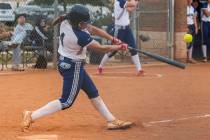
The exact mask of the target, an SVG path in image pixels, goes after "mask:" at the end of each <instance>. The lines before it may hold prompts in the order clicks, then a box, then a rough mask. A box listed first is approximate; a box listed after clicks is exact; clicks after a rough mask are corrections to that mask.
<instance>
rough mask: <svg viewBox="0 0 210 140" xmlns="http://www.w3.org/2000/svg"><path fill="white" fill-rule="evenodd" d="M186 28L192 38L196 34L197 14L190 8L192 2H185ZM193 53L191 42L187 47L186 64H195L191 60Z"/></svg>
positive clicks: (190, 0) (188, 0)
mask: <svg viewBox="0 0 210 140" xmlns="http://www.w3.org/2000/svg"><path fill="white" fill-rule="evenodd" d="M187 4H188V5H187V27H188V33H190V34H191V35H192V36H193V38H194V37H195V35H196V34H197V33H198V24H197V12H196V10H195V9H194V8H193V6H192V0H187ZM192 52H193V42H192V43H190V44H188V45H187V62H188V63H196V61H195V60H194V59H193V58H192Z"/></svg>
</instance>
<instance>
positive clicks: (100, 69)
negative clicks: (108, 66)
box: [97, 67, 103, 75]
mask: <svg viewBox="0 0 210 140" xmlns="http://www.w3.org/2000/svg"><path fill="white" fill-rule="evenodd" d="M97 74H100V75H101V74H103V68H100V67H98V69H97Z"/></svg>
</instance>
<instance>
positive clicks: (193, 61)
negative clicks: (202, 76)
mask: <svg viewBox="0 0 210 140" xmlns="http://www.w3.org/2000/svg"><path fill="white" fill-rule="evenodd" d="M187 63H191V64H196V63H197V61H196V60H194V59H188V60H187Z"/></svg>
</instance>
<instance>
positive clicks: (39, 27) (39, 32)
mask: <svg viewBox="0 0 210 140" xmlns="http://www.w3.org/2000/svg"><path fill="white" fill-rule="evenodd" d="M47 32H48V26H46V21H45V19H43V18H41V17H40V18H39V19H38V20H37V22H36V26H35V29H34V30H33V32H32V34H31V39H32V40H33V44H35V45H36V46H43V45H44V44H43V40H47V39H48V37H47Z"/></svg>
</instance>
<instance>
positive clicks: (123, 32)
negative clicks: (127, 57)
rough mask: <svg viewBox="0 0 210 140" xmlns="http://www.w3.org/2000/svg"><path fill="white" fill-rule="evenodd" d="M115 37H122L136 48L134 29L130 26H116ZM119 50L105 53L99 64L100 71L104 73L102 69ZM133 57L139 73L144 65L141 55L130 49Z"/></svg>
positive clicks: (121, 38)
mask: <svg viewBox="0 0 210 140" xmlns="http://www.w3.org/2000/svg"><path fill="white" fill-rule="evenodd" d="M115 37H117V38H118V39H120V40H121V41H122V42H124V43H127V44H128V45H129V46H130V47H132V48H136V43H135V39H134V36H133V33H132V30H131V28H130V27H129V26H115ZM116 53H117V52H111V53H107V54H105V55H104V57H103V59H102V61H101V64H100V65H99V73H102V69H103V67H104V66H105V64H106V63H107V61H108V60H109V59H110V58H111V57H113V56H114V55H115V54H116ZM130 54H131V58H132V61H133V63H134V64H135V66H136V70H137V72H138V74H140V73H142V72H143V70H142V66H141V63H140V59H139V55H138V53H137V52H136V51H134V50H130Z"/></svg>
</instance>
